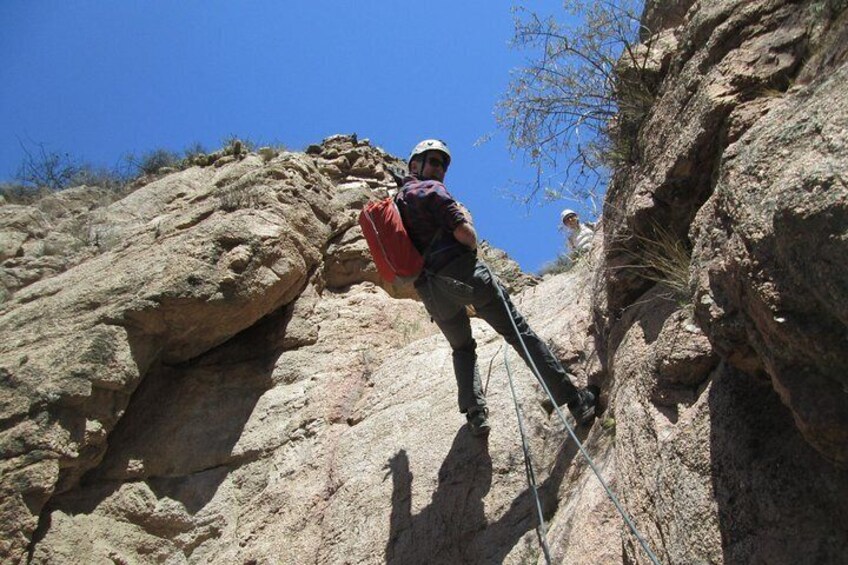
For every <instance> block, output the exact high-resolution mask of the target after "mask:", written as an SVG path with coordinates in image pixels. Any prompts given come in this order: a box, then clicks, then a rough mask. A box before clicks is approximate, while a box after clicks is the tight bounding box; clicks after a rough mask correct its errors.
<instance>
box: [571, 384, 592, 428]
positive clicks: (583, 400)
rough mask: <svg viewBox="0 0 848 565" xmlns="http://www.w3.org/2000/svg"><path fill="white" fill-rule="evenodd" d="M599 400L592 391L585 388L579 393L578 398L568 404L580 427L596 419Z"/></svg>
mask: <svg viewBox="0 0 848 565" xmlns="http://www.w3.org/2000/svg"><path fill="white" fill-rule="evenodd" d="M597 404H598V399H597V398H595V395H594V394H592V392H591V391H589V390H587V389H585V388H583V389H580V390H578V391H577V398H576V399H574V400H572V401H571V402H569V403H568V410H569V412H571V415H572V416H574V420H575V421H576V422H577V425H578V426H582V425H583V424H587V423H589V422H590V421H592V418H594V417H595V406H596V405H597Z"/></svg>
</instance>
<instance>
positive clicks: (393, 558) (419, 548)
mask: <svg viewBox="0 0 848 565" xmlns="http://www.w3.org/2000/svg"><path fill="white" fill-rule="evenodd" d="M572 444H573V442H569V444H568V447H567V448H566V450H565V451H564V452H563V453H560V455H559V457H558V458H557V462H556V465H555V467H554V469H553V470H552V472H551V474H550V476H549V477H548V478H547V479H546V480H545V481H544V482H543V483H541V484H540V485H539V494H540V497H541V499H542V504H543V512H544V515H545V519H546V520H547V519H549V518H550V517H551V516H552V515H553V514H554V512H555V511H556V508H557V492H558V491H559V487H560V484H561V483H562V480H563V478H564V476H565V472H566V470H567V469H568V467H569V465H570V463H571V461H572V460H573V458H574V456H575V455H576V453H577V447H576V446H573V445H572ZM517 455H518V460H520V454H517ZM387 467H388V469H389V473H390V474H391V475H392V483H393V491H392V514H391V519H390V530H391V531H390V534H389V541H388V543H387V544H386V562H387V563H390V564H398V565H399V564H401V563H403V564H404V565H407V564H418V563H422V564H423V563H427V564H437V563H445V564H447V563H451V564H456V563H502V562H503V560H504V559H505V558H506V556H507V555H508V554H509V552H510V551H511V550H512V548H513V547H515V545H516V543H518V541H519V540H520V539H521V538H522V537H523V536H524V534H526V533H527V532H528V531H530V530H532V529H533V528H535V527H536V525H537V520H536V511H535V502H534V500H533V495H532V493H531V491H530V490H529V489H527V490H525V491H523V492H522V493H521V494H519V495H518V497H516V499H515V500H514V501H513V503H512V504H511V505H510V507H509V509H507V510H506V511H505V512H504V513H503V515H502V516H501V517H500V518H499V519H498V520H497V521H495V522H492V523H489V521H488V519H487V517H486V512H485V508H484V505H483V499H484V498H485V496H486V495H487V494H488V492H489V489H490V488H491V486H492V458H491V456H490V455H489V449H488V444H487V443H486V441H484V440H479V439H478V438H475V437H474V436H472V435H471V433H470V432H469V430H468V428H467V426H464V427H462V428H461V429H460V430H459V432H458V433H457V435H456V437H455V438H454V441H453V445H452V446H451V449H450V451H449V452H448V455H447V457H446V458H445V460H444V462H443V463H442V466H441V468H440V469H439V484H438V486H437V487H436V490H435V492H434V493H433V499H432V501H431V503H430V504H429V505H428V506H427V507H426V508H423V509H422V510H421V511H420V512H419V513H418V514H416V515H414V516H413V515H412V479H413V476H412V473H411V471H410V469H409V458H408V456H407V454H406V451H404V450H401V451H399V452H398V453H397V454H396V455H395V456H394V457H392V458H391V459H390V460H389V464H388V466H387ZM537 476H538V469H537Z"/></svg>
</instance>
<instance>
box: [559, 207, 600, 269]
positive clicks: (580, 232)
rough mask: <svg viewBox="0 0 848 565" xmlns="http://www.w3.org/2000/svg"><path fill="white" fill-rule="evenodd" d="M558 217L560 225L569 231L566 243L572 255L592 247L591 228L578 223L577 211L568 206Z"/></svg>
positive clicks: (577, 254)
mask: <svg viewBox="0 0 848 565" xmlns="http://www.w3.org/2000/svg"><path fill="white" fill-rule="evenodd" d="M559 218H560V221H561V222H562V225H563V226H564V227H566V228H568V229H569V230H570V231H571V233H570V234H568V245H569V246H570V247H571V255H572V257H573V258H576V257H579V256H580V255H582V254H584V253H586V252H587V251H589V250H590V249H591V248H592V238H594V237H595V232H593V231H592V228H590V227H589V226H587V225H586V224H582V223H580V217H579V216H578V215H577V212H575V211H574V210H571V209H569V208H566V209H565V210H563V211H562V213H561V214H560V215H559Z"/></svg>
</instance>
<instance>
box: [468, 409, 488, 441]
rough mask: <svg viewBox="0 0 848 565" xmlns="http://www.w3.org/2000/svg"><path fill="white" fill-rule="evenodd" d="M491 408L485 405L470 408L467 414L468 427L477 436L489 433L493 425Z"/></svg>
mask: <svg viewBox="0 0 848 565" xmlns="http://www.w3.org/2000/svg"><path fill="white" fill-rule="evenodd" d="M488 416H489V409H488V408H486V407H485V406H477V407H474V408H470V409H469V410H468V413H467V414H465V419H466V420H468V427H469V429H471V433H472V434H473V435H475V436H485V435H488V433H489V430H491V429H492V427H491V426H490V425H489V418H488Z"/></svg>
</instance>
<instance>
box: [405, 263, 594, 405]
mask: <svg viewBox="0 0 848 565" xmlns="http://www.w3.org/2000/svg"><path fill="white" fill-rule="evenodd" d="M495 285H499V286H500V283H498V282H497V281H496V280H493V278H492V275H491V272H490V271H489V268H488V267H487V266H486V265H485V263H483V262H482V261H479V260H477V258H476V256H475V255H474V254H472V253H469V254H467V255H463V256H462V257H459V258H458V259H456V260H454V261H453V262H452V263H450V264H449V265H447V266H446V267H445V268H444V269H442V270H441V271H440V272H439V273H438V274H437V275H426V274H425V275H424V276H422V277H421V278H420V279H419V280H418V281H416V283H415V288H416V289H417V290H418V293H419V295H420V296H421V300H422V302H423V303H424V307H425V308H427V312H428V313H429V314H430V316H431V317H432V318H433V321H434V322H436V325H438V326H439V329H440V330H441V331H442V334H444V336H445V338H447V340H448V343H449V344H450V346H451V349H453V369H454V374H455V375H456V384H457V391H458V395H459V411H460V412H467V411H468V410H469V409H470V408H474V407H482V406H485V405H486V398H485V396H484V395H483V387H482V383H481V381H480V372H479V370H478V368H477V353H476V349H477V342H476V341H474V337H473V336H472V335H471V322H470V320H469V319H468V314H467V313H466V310H465V306H466V305H467V304H470V305H472V306H474V309H475V310H476V311H477V316H478V317H480V318H481V319H483V320H485V321H486V322H487V323H488V324H489V325H490V326H492V328H493V329H494V330H495V331H496V332H498V333H499V334H500V335H502V336H503V337H504V338H505V339H506V341H507V343H509V344H510V345H511V346H512V347H513V348H514V349H515V350H516V351H517V352H518V354H519V355H520V356H521V358H522V359H523V360H524V362H525V363H527V364H528V366H529V365H530V363H529V361H528V359H527V356H526V354H525V353H524V348H523V347H521V343H520V342H519V340H518V335H517V334H516V333H515V328H514V327H513V325H512V322H510V319H509V317H510V316H511V317H512V319H513V320H514V321H515V325H516V327H517V328H518V332H519V333H520V335H521V338H522V339H523V341H524V344H525V345H526V346H527V351H528V352H529V354H530V358H532V360H533V362H534V363H535V365H536V368H537V369H539V374H540V375H541V377H542V379H543V380H544V381H545V385H547V387H548V389H549V390H550V391H551V394H552V395H553V397H554V400H555V401H556V403H557V405H561V404H565V403H567V402H570V401H571V400H574V399H575V398H576V397H577V389H576V388H575V386H574V384H572V382H571V380H570V379H569V378H568V373H566V372H565V370H564V369H563V368H562V365H561V364H560V362H559V361H558V360H557V358H556V357H554V355H553V354H552V353H551V350H550V349H549V348H548V346H547V345H546V344H545V342H543V341H542V340H541V339H539V336H537V335H536V333H535V332H534V331H533V330H532V329H530V326H529V325H527V321H526V320H525V319H524V317H523V316H522V315H521V314H520V313H519V312H518V310H516V309H515V306H514V305H513V304H512V301H511V300H510V299H509V296H508V295H507V293H506V290H504V289H503V287H502V286H501V290H502V291H503V296H504V299H505V302H506V307H505V306H504V302H502V301H501V299H500V297H499V296H498V291H497V287H496V286H495ZM507 310H508V312H507Z"/></svg>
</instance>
